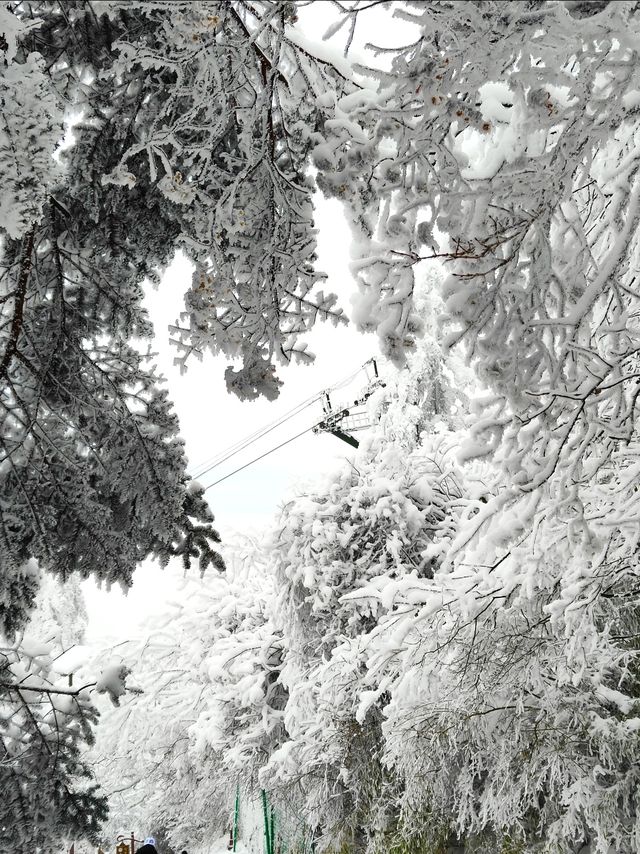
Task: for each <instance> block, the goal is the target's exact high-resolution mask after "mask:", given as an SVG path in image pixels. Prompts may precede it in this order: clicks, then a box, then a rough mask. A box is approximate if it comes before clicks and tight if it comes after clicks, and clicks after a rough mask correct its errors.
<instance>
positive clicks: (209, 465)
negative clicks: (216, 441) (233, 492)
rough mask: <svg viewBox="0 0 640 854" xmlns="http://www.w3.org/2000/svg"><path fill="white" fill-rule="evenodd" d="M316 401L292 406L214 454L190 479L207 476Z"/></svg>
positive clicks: (314, 398) (309, 400)
mask: <svg viewBox="0 0 640 854" xmlns="http://www.w3.org/2000/svg"><path fill="white" fill-rule="evenodd" d="M318 399H319V395H314V396H313V397H310V398H308V399H307V400H304V401H303V402H302V403H299V404H298V405H297V406H294V407H293V409H290V410H289V411H288V412H285V414H284V415H281V416H280V418H277V419H276V420H275V421H272V422H271V423H269V424H266V425H265V426H264V427H261V428H260V429H259V430H256V431H255V433H251V435H249V436H245V438H244V439H239V440H238V441H237V442H236V443H235V444H234V445H230V446H229V447H228V448H227V449H226V450H224V451H220V453H218V454H216V456H214V457H211V458H210V459H209V460H205V461H204V462H202V463H200V465H199V466H198V467H197V468H196V469H195V470H194V471H193V473H192V474H191V477H194V478H199V477H202V475H203V474H207V473H208V472H210V471H211V469H214V468H217V466H219V465H222V463H224V462H226V461H227V460H228V459H229V458H230V457H233V456H235V455H236V454H239V453H240V451H243V450H244V449H245V448H247V447H248V446H249V445H252V444H253V443H254V442H257V441H258V439H262V437H263V436H266V435H267V434H268V433H270V432H271V431H272V430H275V429H276V427H280V426H281V425H282V424H284V423H285V422H287V421H289V419H291V418H293V417H294V416H296V415H299V414H300V413H301V412H302V411H304V410H305V409H306V408H307V407H308V406H311V404H312V403H315V401H316V400H318Z"/></svg>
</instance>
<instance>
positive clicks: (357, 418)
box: [313, 359, 386, 448]
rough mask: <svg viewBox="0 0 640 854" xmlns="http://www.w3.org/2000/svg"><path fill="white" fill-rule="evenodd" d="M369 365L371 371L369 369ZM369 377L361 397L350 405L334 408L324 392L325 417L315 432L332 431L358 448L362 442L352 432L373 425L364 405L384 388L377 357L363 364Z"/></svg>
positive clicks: (327, 393) (323, 406) (327, 394)
mask: <svg viewBox="0 0 640 854" xmlns="http://www.w3.org/2000/svg"><path fill="white" fill-rule="evenodd" d="M369 367H370V368H371V371H369ZM362 368H363V370H364V372H365V375H366V377H367V385H366V386H365V388H364V389H363V391H362V394H361V395H360V397H358V398H357V399H356V400H354V401H353V403H351V404H350V405H349V406H348V407H345V408H342V409H334V408H333V406H332V403H331V398H330V397H329V392H328V391H325V392H323V393H322V408H323V409H324V413H325V417H324V419H323V420H322V421H321V422H320V423H319V424H316V426H315V427H314V428H313V432H314V433H331V434H332V435H334V436H336V437H337V438H338V439H340V440H341V441H342V442H346V443H347V445H351V447H352V448H357V447H359V445H360V442H359V441H358V440H357V439H356V438H355V437H354V436H352V435H351V434H352V433H354V432H356V431H358V430H366V429H367V428H368V427H371V422H370V420H369V415H368V413H367V411H366V408H365V407H364V404H365V403H366V401H367V400H368V399H369V398H370V397H371V395H372V394H373V393H374V391H375V390H376V389H378V388H384V386H385V385H386V383H384V382H383V381H382V380H381V379H380V378H379V376H378V365H377V363H376V360H375V359H369V361H368V362H365V363H364V365H363V366H362Z"/></svg>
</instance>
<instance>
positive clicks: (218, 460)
mask: <svg viewBox="0 0 640 854" xmlns="http://www.w3.org/2000/svg"><path fill="white" fill-rule="evenodd" d="M370 361H371V360H370V359H369V360H368V361H367V362H365V363H364V365H361V366H360V367H359V368H358V369H357V370H356V371H354V372H353V373H352V374H349V376H347V377H345V378H344V379H342V380H339V381H338V382H337V383H334V385H332V386H330V387H329V388H326V389H322V390H321V391H319V392H317V393H316V394H314V395H312V396H311V397H309V398H307V399H306V400H304V401H302V403H299V404H298V405H297V406H294V407H293V409H290V410H289V411H288V412H286V413H285V414H284V415H282V416H280V418H277V419H276V420H275V421H273V422H271V423H270V424H267V425H266V426H264V427H261V428H260V429H259V430H256V431H255V432H254V433H252V434H251V435H249V436H247V437H245V438H244V439H240V440H239V441H238V442H236V443H235V444H233V445H230V446H229V447H228V448H226V449H225V450H224V451H221V452H220V453H219V454H217V455H216V456H214V457H212V458H210V459H209V460H206V461H205V462H202V463H200V465H199V466H197V467H196V468H195V470H194V471H193V472H192V473H191V475H190V476H191V477H194V478H200V477H202V476H203V475H205V474H208V473H209V472H210V471H211V470H212V469H214V468H217V467H218V466H220V465H222V463H224V462H226V461H227V460H228V459H229V458H230V457H233V456H235V455H236V454H238V453H240V451H244V450H245V449H246V448H247V447H249V446H250V445H252V444H254V442H257V441H258V439H262V438H263V437H264V436H266V435H267V434H268V433H271V432H272V430H275V429H276V428H277V427H280V426H281V425H282V424H284V423H285V422H286V421H289V420H290V419H291V418H293V417H294V416H295V415H299V414H300V412H302V411H303V410H304V409H306V408H307V407H308V406H311V404H312V403H315V402H316V401H317V400H320V399H321V398H322V396H323V395H324V394H327V393H329V392H333V391H337V390H338V389H341V388H344V387H345V386H346V385H348V384H349V383H350V382H351V381H352V380H353V379H354V378H355V377H357V375H358V374H359V373H360V371H362V370H363V369H364V368H365V366H366V365H368V364H369V362H370ZM309 429H312V428H309ZM213 485H214V484H212V486H213Z"/></svg>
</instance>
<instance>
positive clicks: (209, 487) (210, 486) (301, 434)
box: [204, 424, 316, 492]
mask: <svg viewBox="0 0 640 854" xmlns="http://www.w3.org/2000/svg"><path fill="white" fill-rule="evenodd" d="M315 426H316V425H315V424H314V425H313V426H311V427H307V428H306V430H302V431H301V432H300V433H297V434H296V435H295V436H292V437H291V438H290V439H287V440H286V441H284V442H281V443H280V444H279V445H276V446H275V448H271V450H269V451H265V452H264V454H260V456H259V457H256V458H255V459H253V460H250V461H249V462H248V463H245V464H244V465H243V466H240V467H239V468H237V469H235V470H234V471H232V472H229V474H225V476H224V477H221V478H220V479H219V480H216V481H215V482H214V483H210V484H209V486H205V488H204V492H206V491H207V490H208V489H211V488H212V487H213V486H217V485H218V484H219V483H222V481H223V480H227V478H230V477H233V475H234V474H238V472H240V471H242V470H243V469H246V468H248V467H249V466H252V465H253V464H254V463H257V462H258V461H259V460H263V459H264V458H265V457H268V456H269V454H272V453H273V452H274V451H278V450H280V448H284V446H285V445H288V444H289V443H290V442H293V441H294V440H295V439H299V438H300V436H304V434H305V433H309V432H310V431H311V430H313V427H315Z"/></svg>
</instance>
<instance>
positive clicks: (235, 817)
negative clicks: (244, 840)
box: [233, 783, 240, 851]
mask: <svg viewBox="0 0 640 854" xmlns="http://www.w3.org/2000/svg"><path fill="white" fill-rule="evenodd" d="M239 813H240V784H239V783H238V785H237V786H236V806H235V809H234V811H233V850H234V851H235V850H236V842H237V840H238V815H239Z"/></svg>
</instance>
